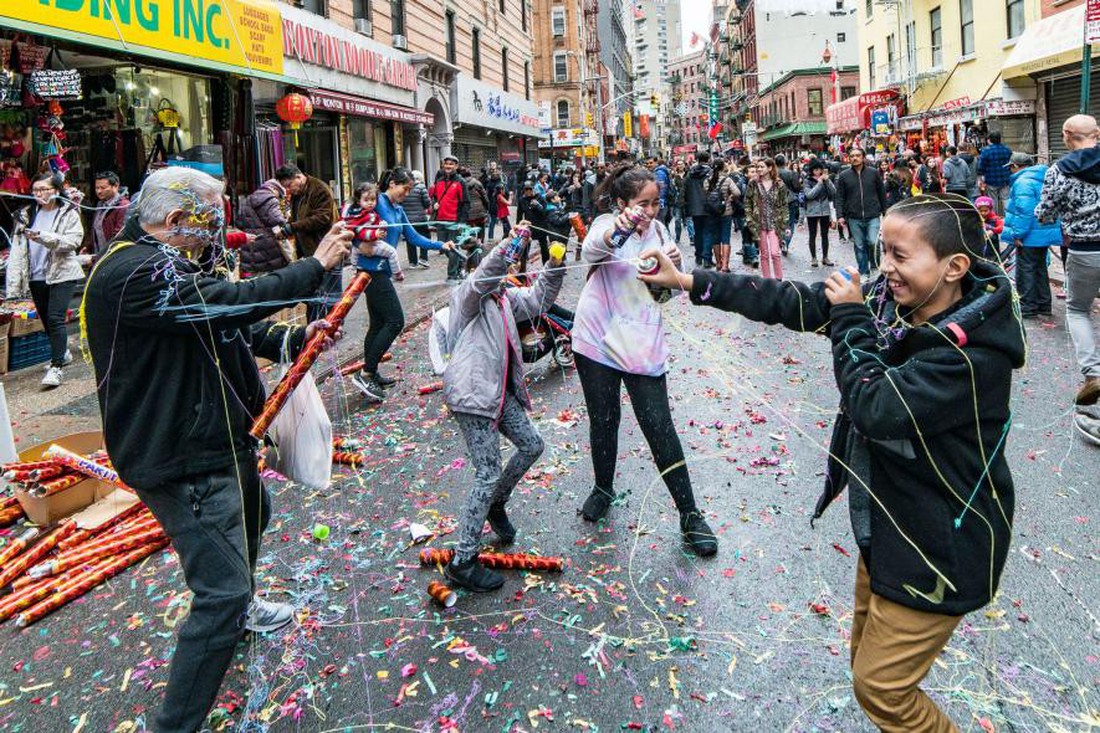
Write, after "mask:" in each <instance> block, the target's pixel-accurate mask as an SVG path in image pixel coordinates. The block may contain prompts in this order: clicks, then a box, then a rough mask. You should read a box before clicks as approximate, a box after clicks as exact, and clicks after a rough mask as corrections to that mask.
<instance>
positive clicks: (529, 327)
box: [516, 305, 574, 369]
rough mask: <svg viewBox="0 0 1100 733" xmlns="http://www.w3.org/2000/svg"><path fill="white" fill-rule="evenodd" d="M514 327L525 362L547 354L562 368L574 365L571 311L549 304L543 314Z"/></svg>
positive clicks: (536, 359) (532, 361) (533, 360)
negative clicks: (516, 329) (548, 308)
mask: <svg viewBox="0 0 1100 733" xmlns="http://www.w3.org/2000/svg"><path fill="white" fill-rule="evenodd" d="M516 326H517V328H518V329H519V340H520V345H521V347H522V348H521V351H522V353H523V362H524V363H525V364H533V363H535V362H536V361H538V360H539V359H541V358H542V357H544V356H546V355H547V354H550V355H551V358H552V359H553V360H554V363H555V364H557V365H558V366H559V367H561V368H562V369H568V368H569V367H571V366H573V363H574V359H573V335H572V330H573V311H571V310H567V309H565V308H562V307H561V306H558V305H552V306H550V310H548V311H547V312H546V313H542V314H540V315H539V316H538V317H537V318H534V319H532V320H529V321H522V322H520V323H517V324H516Z"/></svg>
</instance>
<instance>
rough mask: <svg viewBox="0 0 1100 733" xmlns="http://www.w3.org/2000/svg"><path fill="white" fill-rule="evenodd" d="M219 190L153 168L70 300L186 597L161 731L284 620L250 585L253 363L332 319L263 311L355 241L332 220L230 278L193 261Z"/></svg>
mask: <svg viewBox="0 0 1100 733" xmlns="http://www.w3.org/2000/svg"><path fill="white" fill-rule="evenodd" d="M221 194H222V184H221V182H220V181H217V180H216V179H214V178H212V177H210V176H208V175H206V174H204V173H201V172H199V171H196V170H192V169H189V168H182V167H179V168H177V167H170V168H164V169H162V170H158V171H156V172H154V173H152V174H151V175H150V176H149V177H148V178H147V179H146V180H145V183H144V185H143V186H142V189H141V198H140V201H139V202H138V203H136V204H135V205H134V208H135V211H134V212H133V213H132V215H131V216H130V218H129V219H128V221H127V223H126V225H125V227H124V228H123V230H122V232H121V233H120V234H119V236H118V238H117V239H116V241H115V243H114V244H112V245H111V247H110V249H108V250H107V252H106V253H105V254H104V255H103V256H102V257H101V258H100V259H99V261H98V262H97V264H96V267H95V269H94V270H93V271H92V273H91V275H90V276H89V278H88V283H87V287H86V289H85V296H84V304H83V306H82V307H81V319H82V321H83V322H84V324H85V325H86V328H87V334H88V347H89V349H90V351H91V356H92V365H93V366H94V368H95V378H96V382H95V384H96V391H97V393H98V397H99V407H100V411H101V412H102V415H103V438H104V441H105V442H106V447H107V451H108V452H109V453H110V455H111V463H112V464H113V466H114V468H115V470H116V471H118V474H119V476H120V477H121V479H122V480H123V481H125V482H126V485H127V486H128V487H130V488H131V489H132V490H133V491H134V492H135V493H136V494H137V495H138V497H139V498H140V499H141V500H142V501H143V502H144V503H145V505H146V506H148V507H149V509H150V510H151V511H152V513H153V515H154V516H155V517H156V519H157V521H158V522H159V524H160V526H161V527H163V528H164V532H165V534H166V535H168V537H169V539H170V540H171V542H172V547H173V549H175V551H176V555H177V556H178V557H179V564H180V567H181V568H182V569H183V575H184V579H185V580H186V582H187V586H188V588H190V589H191V592H192V594H193V595H192V599H191V604H190V611H189V612H188V614H187V618H186V619H184V621H183V623H182V624H181V625H180V626H179V630H178V639H177V642H176V646H175V651H174V653H173V654H172V659H171V667H170V669H169V672H168V682H167V685H166V686H165V687H164V700H163V702H162V703H161V706H160V709H159V710H158V711H157V712H156V716H155V719H154V720H153V723H152V728H153V730H156V731H157V733H193V732H194V731H197V730H199V729H201V728H203V727H204V723H203V722H204V720H205V719H206V716H207V714H208V713H209V711H210V708H211V707H212V706H213V704H214V701H215V699H216V698H217V694H218V689H219V688H220V687H221V684H222V679H223V677H224V676H225V672H226V670H227V669H228V668H229V664H230V662H232V660H233V657H234V655H235V654H236V653H237V651H238V644H239V643H240V641H241V639H242V638H243V637H244V635H245V633H246V631H253V632H257V633H259V632H270V631H274V630H276V629H278V628H281V627H282V626H285V625H286V624H288V623H289V622H290V621H291V619H292V616H293V613H294V607H293V606H291V605H290V604H286V603H275V602H272V601H268V600H266V599H264V598H262V597H260V596H258V595H257V592H256V584H255V576H254V572H255V569H256V559H257V558H258V557H259V554H260V541H261V537H262V535H263V532H264V529H265V528H266V526H267V522H268V519H269V518H270V516H271V503H270V497H269V496H268V493H267V491H266V490H265V489H264V487H263V483H262V481H261V479H260V474H259V471H258V470H257V465H256V445H257V444H256V441H255V440H254V439H253V438H252V437H251V436H249V434H248V431H249V428H250V427H251V425H252V422H253V420H254V419H255V417H256V416H257V415H259V414H260V412H261V411H262V409H263V405H264V387H263V382H262V381H261V379H260V374H259V371H258V370H257V369H256V356H261V357H264V358H267V359H272V360H278V359H280V357H281V355H282V353H283V352H284V351H288V352H289V356H290V357H291V358H295V357H296V356H297V354H298V352H299V351H300V349H301V348H302V346H303V345H304V344H305V343H306V341H307V340H308V339H309V338H311V337H312V336H313V335H314V334H315V333H316V332H317V330H318V328H327V327H328V324H325V323H324V322H313V323H310V324H309V326H307V327H305V328H303V327H300V326H291V325H289V324H286V323H283V324H275V323H272V322H270V321H263V320H261V319H262V315H263V314H266V313H270V312H271V310H272V309H271V307H270V306H269V305H268V304H270V303H272V302H287V301H295V300H302V299H305V298H308V297H309V296H310V295H312V294H313V293H314V292H315V291H316V290H317V288H318V286H320V284H321V280H322V279H323V277H324V275H325V272H327V271H329V270H331V269H333V268H335V267H337V266H339V264H340V263H341V262H343V260H344V257H345V255H346V254H347V252H348V242H349V241H350V239H351V234H350V233H349V232H345V231H343V224H342V223H341V224H339V225H338V226H337V227H334V228H333V229H332V230H331V231H330V232H329V233H328V234H327V235H325V236H324V237H322V238H321V239H320V240H319V241H318V242H317V243H316V246H315V247H314V248H313V254H312V255H310V256H307V257H305V258H303V259H302V260H300V261H298V262H296V263H294V264H292V265H288V266H287V267H284V268H283V269H282V270H280V271H279V272H278V274H275V275H271V276H268V277H260V278H255V279H253V280H249V281H247V282H240V283H231V282H227V281H226V280H223V279H221V278H219V277H217V276H211V275H206V274H204V273H203V272H202V270H201V269H200V267H199V265H198V264H197V260H198V259H199V258H200V254H201V252H202V250H204V249H206V248H209V247H213V246H215V244H216V243H217V242H219V240H220V239H221V237H222V232H221V230H222V228H223V226H224V218H223V211H222V205H221ZM165 273H171V277H170V278H167V279H166V278H165ZM249 306H251V307H252V308H251V309H249V308H248V307H249ZM181 315H188V316H192V318H188V319H184V318H181V317H180V316H181Z"/></svg>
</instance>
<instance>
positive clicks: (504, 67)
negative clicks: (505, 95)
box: [500, 48, 508, 91]
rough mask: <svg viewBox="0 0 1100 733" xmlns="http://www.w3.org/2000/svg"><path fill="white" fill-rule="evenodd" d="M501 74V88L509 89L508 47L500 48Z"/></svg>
mask: <svg viewBox="0 0 1100 733" xmlns="http://www.w3.org/2000/svg"><path fill="white" fill-rule="evenodd" d="M500 75H501V85H500V88H501V89H503V90H504V91H508V49H507V48H502V49H500Z"/></svg>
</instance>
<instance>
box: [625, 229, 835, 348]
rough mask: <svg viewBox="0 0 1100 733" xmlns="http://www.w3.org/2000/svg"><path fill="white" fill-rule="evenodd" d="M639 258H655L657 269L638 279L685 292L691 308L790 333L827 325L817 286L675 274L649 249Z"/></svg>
mask: <svg viewBox="0 0 1100 733" xmlns="http://www.w3.org/2000/svg"><path fill="white" fill-rule="evenodd" d="M641 256H642V257H643V258H646V257H656V258H657V259H658V261H660V263H661V269H660V270H659V271H658V272H657V273H656V274H654V275H639V279H640V280H642V281H643V282H647V283H653V284H655V285H663V286H665V287H667V288H672V289H673V290H684V291H687V292H689V293H690V294H691V302H692V303H694V304H695V305H709V306H711V307H713V308H718V309H719V310H725V311H733V312H734V313H740V314H741V315H743V316H745V317H746V318H748V319H750V320H753V321H760V322H762V323H770V324H776V323H778V324H781V325H783V326H786V327H787V328H789V329H791V330H792V331H809V332H814V333H817V332H822V333H823V332H824V331H825V329H826V327H827V326H828V324H829V301H828V300H827V299H826V298H825V290H824V287H823V286H822V285H821V284H820V283H818V284H814V285H808V284H806V283H801V282H796V281H794V280H773V279H771V278H763V277H756V276H754V275H729V274H725V273H720V272H714V271H711V270H702V269H698V268H697V269H696V270H694V271H693V272H691V273H684V272H679V271H678V270H677V269H676V267H675V265H673V263H672V261H671V260H669V258H668V256H667V255H666V254H665V253H663V252H658V251H657V250H655V249H653V250H648V251H646V252H643V253H642V254H641Z"/></svg>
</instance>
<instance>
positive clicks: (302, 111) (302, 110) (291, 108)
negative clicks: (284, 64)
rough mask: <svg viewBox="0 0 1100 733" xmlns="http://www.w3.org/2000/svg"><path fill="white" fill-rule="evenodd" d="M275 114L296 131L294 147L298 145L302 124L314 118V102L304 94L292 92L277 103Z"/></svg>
mask: <svg viewBox="0 0 1100 733" xmlns="http://www.w3.org/2000/svg"><path fill="white" fill-rule="evenodd" d="M275 114H277V115H279V119H281V120H282V121H283V122H286V123H287V124H289V125H290V129H291V130H294V145H295V147H297V145H298V130H300V129H302V123H303V122H305V121H306V120H308V119H309V118H310V117H312V116H313V102H312V100H310V98H309V97H307V96H306V95H304V94H298V93H297V92H291V93H290V94H288V95H286V96H285V97H283V98H282V99H280V100H279V101H278V102H276V103H275Z"/></svg>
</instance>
